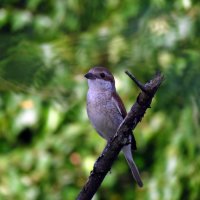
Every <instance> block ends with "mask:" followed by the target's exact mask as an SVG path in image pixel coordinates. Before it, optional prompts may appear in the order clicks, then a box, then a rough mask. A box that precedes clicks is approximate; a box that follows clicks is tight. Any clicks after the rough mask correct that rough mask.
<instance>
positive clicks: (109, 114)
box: [87, 91, 123, 140]
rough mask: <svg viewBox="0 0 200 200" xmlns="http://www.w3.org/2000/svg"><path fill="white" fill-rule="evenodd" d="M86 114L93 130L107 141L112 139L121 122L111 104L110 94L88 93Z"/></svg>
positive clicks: (114, 107) (120, 117) (119, 116)
mask: <svg viewBox="0 0 200 200" xmlns="http://www.w3.org/2000/svg"><path fill="white" fill-rule="evenodd" d="M87 113H88V117H89V119H90V121H91V123H92V125H93V126H94V128H95V129H96V130H97V132H98V133H99V134H100V135H101V136H102V137H104V138H105V139H107V140H108V139H110V138H111V137H113V135H114V134H115V132H116V131H117V128H118V126H119V125H120V123H121V122H122V120H123V118H122V116H121V115H120V113H119V112H118V110H117V107H116V106H115V105H114V103H113V102H112V94H111V93H106V92H103V93H100V92H98V93H94V92H90V91H89V92H88V95H87Z"/></svg>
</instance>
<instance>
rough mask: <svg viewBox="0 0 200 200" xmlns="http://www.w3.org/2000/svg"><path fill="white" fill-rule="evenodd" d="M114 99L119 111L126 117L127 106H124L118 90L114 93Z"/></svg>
mask: <svg viewBox="0 0 200 200" xmlns="http://www.w3.org/2000/svg"><path fill="white" fill-rule="evenodd" d="M112 101H113V102H114V104H115V106H116V107H117V110H118V111H119V113H120V114H121V116H122V117H123V119H124V118H125V117H126V115H127V112H126V108H125V107H124V104H123V102H122V100H121V98H120V97H119V95H118V94H117V93H116V92H113V93H112Z"/></svg>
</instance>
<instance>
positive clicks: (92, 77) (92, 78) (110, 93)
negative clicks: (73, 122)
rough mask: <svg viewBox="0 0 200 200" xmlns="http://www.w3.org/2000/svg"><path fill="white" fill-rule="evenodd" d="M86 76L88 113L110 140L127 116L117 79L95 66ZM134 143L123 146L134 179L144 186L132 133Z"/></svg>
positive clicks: (103, 134) (100, 133)
mask: <svg viewBox="0 0 200 200" xmlns="http://www.w3.org/2000/svg"><path fill="white" fill-rule="evenodd" d="M85 77H86V78H87V80H88V86H89V89H88V93H87V114H88V117H89V119H90V121H91V123H92V125H93V127H94V128H95V129H96V131H97V132H98V133H99V135H100V136H102V137H103V138H104V139H106V140H107V141H109V140H110V139H111V138H112V137H113V136H114V135H115V133H116V131H117V129H118V127H119V125H120V124H121V122H122V121H123V119H124V118H125V116H126V114H127V113H126V109H125V107H124V104H123V102H122V100H121V98H120V97H119V95H118V94H117V92H116V88H115V80H114V77H113V75H112V74H111V73H110V71H109V70H108V69H106V68H104V67H94V68H92V69H90V70H89V72H88V73H87V74H85ZM130 140H132V144H128V145H126V146H124V147H123V148H122V151H123V153H124V156H125V158H126V160H127V162H128V165H129V167H130V169H131V172H132V174H133V177H134V179H135V180H136V182H137V184H138V185H139V186H140V187H142V186H143V183H142V180H141V177H140V174H139V171H138V169H137V166H136V164H135V162H134V160H133V157H132V151H131V150H132V149H134V150H135V149H136V142H135V138H134V136H133V135H132V134H130Z"/></svg>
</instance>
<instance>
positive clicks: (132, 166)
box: [122, 145, 143, 187]
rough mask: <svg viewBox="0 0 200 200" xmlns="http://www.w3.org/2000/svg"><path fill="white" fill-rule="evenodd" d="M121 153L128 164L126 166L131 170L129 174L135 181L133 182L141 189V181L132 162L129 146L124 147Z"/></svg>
mask: <svg viewBox="0 0 200 200" xmlns="http://www.w3.org/2000/svg"><path fill="white" fill-rule="evenodd" d="M122 151H123V153H124V156H125V158H126V160H127V162H128V165H129V167H130V169H131V172H132V174H133V177H134V179H135V181H136V182H137V184H138V185H139V186H140V187H142V186H143V183H142V180H141V177H140V174H139V171H138V168H137V166H136V164H135V162H134V160H133V157H132V152H131V145H126V146H124V147H123V148H122Z"/></svg>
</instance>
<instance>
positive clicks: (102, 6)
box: [0, 0, 200, 200]
mask: <svg viewBox="0 0 200 200" xmlns="http://www.w3.org/2000/svg"><path fill="white" fill-rule="evenodd" d="M199 52H200V2H199V1H197V0H177V1H167V0H143V1H139V0H123V1H120V0H102V1H89V0H67V1H64V0H56V1H54V0H49V1H45V0H28V1H25V0H1V1H0V199H2V200H13V199H15V200H27V199H28V200H39V199H43V200H63V199H66V200H73V199H75V198H76V197H77V195H78V193H79V191H80V189H81V188H82V186H83V184H84V183H85V182H86V180H87V177H88V175H89V174H90V171H91V170H92V167H93V164H94V162H95V160H96V159H97V157H98V156H99V154H100V153H101V151H102V150H103V148H104V146H105V141H104V140H103V139H102V138H100V137H99V136H98V135H97V134H96V133H95V130H94V129H93V128H92V126H91V125H90V122H89V120H88V118H87V114H86V93H87V81H86V80H85V79H84V77H83V75H84V74H85V73H86V72H87V71H88V70H89V69H90V68H91V67H93V66H96V65H101V66H105V67H108V68H109V69H110V70H111V71H112V73H113V74H114V76H115V78H116V86H117V90H118V92H119V94H120V96H121V97H122V99H123V101H124V103H125V106H126V108H127V110H129V109H130V107H131V105H132V104H133V103H134V102H135V100H136V97H137V95H138V93H139V92H140V91H139V90H138V88H137V87H136V86H135V85H134V84H133V82H132V81H131V80H130V78H129V77H128V76H127V75H126V74H125V73H124V71H125V70H127V69H128V70H129V71H130V72H132V73H133V74H134V75H135V76H136V77H137V78H138V79H139V80H141V81H142V82H146V81H148V80H149V79H151V78H152V77H153V75H154V74H155V73H156V71H161V72H162V73H163V74H164V76H165V81H164V83H163V84H162V86H161V88H160V89H159V91H158V93H157V94H156V96H155V98H154V100H153V102H152V108H151V109H148V111H147V113H146V115H145V117H144V119H143V120H142V122H141V123H140V124H139V125H138V126H137V128H136V130H135V137H136V140H137V146H138V150H137V151H136V152H135V155H134V158H135V161H136V163H137V165H138V167H139V169H140V172H141V175H142V179H143V181H144V187H143V188H142V189H139V188H138V187H137V186H136V183H135V182H134V180H133V178H132V176H131V172H130V170H129V168H128V165H127V164H126V161H125V159H124V157H123V156H122V155H120V156H119V158H118V160H117V161H116V162H115V164H114V165H113V167H112V170H111V172H110V173H109V174H108V175H107V177H106V178H105V180H104V182H103V184H102V185H101V187H100V189H99V190H98V193H97V194H96V195H95V197H94V200H107V199H109V200H121V199H124V200H131V199H146V200H151V199H152V200H177V199H182V200H185V199H187V200H188V199H189V200H197V199H199V198H200V156H199V153H200V113H199V108H200V100H199V97H200V81H199V77H200V53H199Z"/></svg>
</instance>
